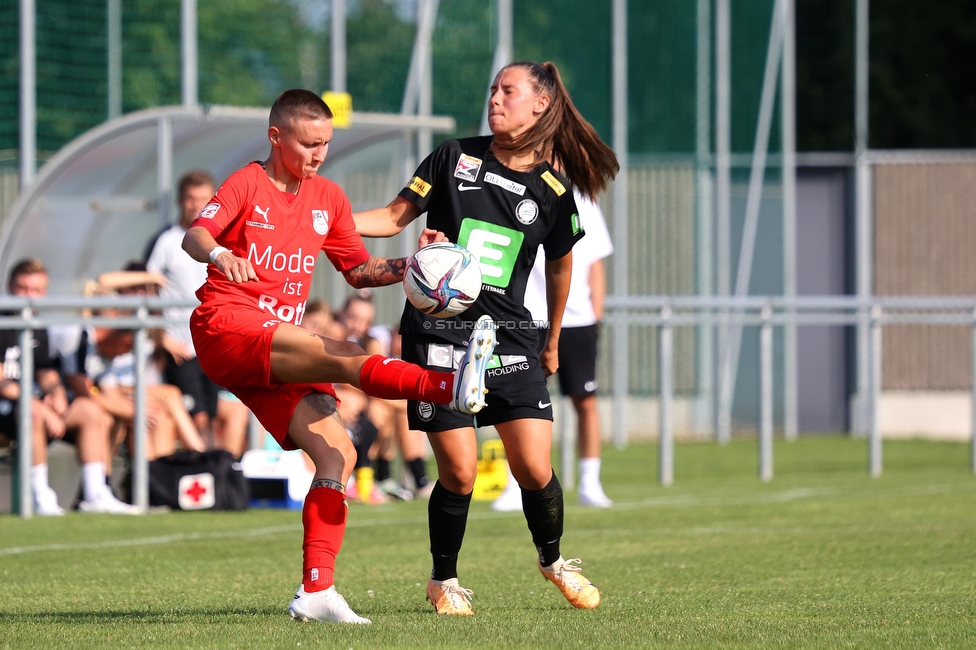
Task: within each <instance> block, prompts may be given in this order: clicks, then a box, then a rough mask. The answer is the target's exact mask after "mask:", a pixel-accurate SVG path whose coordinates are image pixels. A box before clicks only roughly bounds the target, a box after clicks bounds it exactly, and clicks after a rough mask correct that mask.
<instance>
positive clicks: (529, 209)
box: [515, 199, 539, 226]
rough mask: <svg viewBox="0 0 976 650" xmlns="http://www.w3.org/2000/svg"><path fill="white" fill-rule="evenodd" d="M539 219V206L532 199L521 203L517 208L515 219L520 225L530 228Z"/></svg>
mask: <svg viewBox="0 0 976 650" xmlns="http://www.w3.org/2000/svg"><path fill="white" fill-rule="evenodd" d="M538 217H539V204H538V203H536V202H535V201H533V200H532V199H525V200H524V201H520V202H519V204H518V206H517V207H516V208H515V218H516V219H518V220H519V223H521V224H524V225H526V226H528V225H529V224H531V223H533V222H534V221H535V220H536V219H537V218H538Z"/></svg>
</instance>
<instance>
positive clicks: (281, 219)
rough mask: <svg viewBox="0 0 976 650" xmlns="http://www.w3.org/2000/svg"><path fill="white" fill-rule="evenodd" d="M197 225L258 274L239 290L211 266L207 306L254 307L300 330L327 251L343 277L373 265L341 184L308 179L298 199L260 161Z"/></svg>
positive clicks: (230, 184)
mask: <svg viewBox="0 0 976 650" xmlns="http://www.w3.org/2000/svg"><path fill="white" fill-rule="evenodd" d="M289 199H292V200H290V201H289ZM193 226H201V227H203V228H206V229H207V230H208V231H209V232H210V234H211V235H213V237H214V239H215V240H217V243H218V244H220V245H221V246H224V247H226V248H228V249H229V250H230V251H231V252H232V253H233V254H234V255H236V256H238V257H244V258H246V259H248V260H249V261H250V262H251V265H252V266H253V267H254V272H255V273H256V274H257V276H258V279H257V280H256V281H254V280H252V281H249V282H244V283H241V284H237V283H234V282H231V281H230V280H228V279H227V278H226V277H225V276H224V274H223V273H221V272H220V271H219V270H218V269H217V267H216V266H214V265H212V264H211V265H210V266H209V267H208V270H207V281H206V282H205V283H204V285H203V286H202V287H200V289H199V290H198V291H197V298H199V299H200V302H202V303H204V304H206V303H207V302H209V301H212V300H216V301H221V302H230V303H233V304H235V305H246V306H250V307H253V308H255V309H258V310H259V311H266V312H267V313H268V317H269V318H274V319H277V320H280V321H282V322H285V323H294V324H295V325H301V323H302V316H303V315H304V313H305V303H306V302H307V301H308V293H309V288H310V287H311V283H312V272H313V271H314V270H315V258H316V257H317V256H318V252H319V251H320V250H321V251H323V252H325V254H326V256H327V257H328V258H329V260H330V261H331V262H332V265H333V266H335V268H336V270H338V271H340V272H342V271H347V270H349V269H351V268H354V267H356V266H359V265H360V264H362V263H363V262H365V261H366V260H368V259H369V252H368V251H367V250H366V247H365V245H364V244H363V240H362V238H361V237H360V236H359V234H358V233H357V232H356V224H355V222H354V221H353V218H352V206H351V205H350V204H349V199H348V198H347V197H346V195H345V194H344V193H343V191H342V189H340V188H339V186H338V185H336V184H335V183H333V182H332V181H330V180H328V179H325V178H322V177H321V176H314V177H312V178H306V179H304V180H303V181H302V184H301V186H300V187H299V189H298V194H297V195H287V194H285V193H284V192H282V191H281V190H279V189H278V188H277V187H276V186H275V184H274V183H273V182H272V180H271V179H270V178H269V177H268V174H267V172H266V171H265V169H264V166H263V165H262V164H261V163H259V162H253V163H251V164H249V165H247V166H246V167H244V168H243V169H240V170H238V171H236V172H234V173H233V174H232V175H231V176H230V178H228V179H227V180H226V181H225V182H224V184H223V185H221V186H220V188H219V189H218V190H217V194H216V195H214V197H213V198H212V199H211V200H210V203H208V204H207V206H206V207H204V209H203V210H202V211H201V212H200V215H199V216H198V217H197V218H196V219H195V220H194V221H193V223H192V224H191V225H190V227H191V228H192V227H193Z"/></svg>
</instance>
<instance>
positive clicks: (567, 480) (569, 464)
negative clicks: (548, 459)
mask: <svg viewBox="0 0 976 650" xmlns="http://www.w3.org/2000/svg"><path fill="white" fill-rule="evenodd" d="M552 394H553V395H556V397H554V398H552V399H551V400H550V401H551V402H552V406H553V413H554V414H555V411H556V407H557V406H558V407H559V414H558V418H559V457H560V462H561V464H562V473H561V474H560V475H559V482H560V483H562V485H563V487H564V488H566V489H567V490H572V489H573V488H575V487H576V463H575V462H574V461H575V460H576V429H577V428H578V426H579V425H577V426H576V427H574V426H572V425H573V423H572V422H570V418H571V417H572V418H573V419H574V421H575V419H576V410H575V409H574V408H573V405H572V401H571V398H569V397H564V396H562V395H560V394H559V393H557V392H556V391H552Z"/></svg>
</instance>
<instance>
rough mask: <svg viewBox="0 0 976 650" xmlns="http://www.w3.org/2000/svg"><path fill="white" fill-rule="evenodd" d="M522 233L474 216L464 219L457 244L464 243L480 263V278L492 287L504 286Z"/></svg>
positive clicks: (518, 249) (509, 277) (510, 273)
mask: <svg viewBox="0 0 976 650" xmlns="http://www.w3.org/2000/svg"><path fill="white" fill-rule="evenodd" d="M523 239H525V235H524V234H523V233H521V232H519V231H518V230H512V229H511V228H506V227H505V226H499V225H496V224H493V223H488V222H487V221H479V220H478V219H470V218H467V219H464V220H463V221H462V222H461V232H460V233H458V244H460V245H461V246H464V247H465V248H467V249H468V250H469V251H471V254H472V255H474V256H475V258H477V260H478V264H479V266H481V281H482V282H483V283H484V284H487V285H491V286H493V287H507V286H508V283H509V281H510V280H511V279H512V270H513V269H514V268H515V262H516V260H518V254H519V251H520V250H521V249H522V240H523Z"/></svg>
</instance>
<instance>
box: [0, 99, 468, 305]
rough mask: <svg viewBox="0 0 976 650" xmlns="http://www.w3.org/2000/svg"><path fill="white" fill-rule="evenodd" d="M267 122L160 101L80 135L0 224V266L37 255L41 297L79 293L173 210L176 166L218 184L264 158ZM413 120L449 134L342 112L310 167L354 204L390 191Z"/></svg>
mask: <svg viewBox="0 0 976 650" xmlns="http://www.w3.org/2000/svg"><path fill="white" fill-rule="evenodd" d="M267 128H268V109H267V108H239V107H225V106H212V107H203V106H167V107H159V108H151V109H146V110H142V111H138V112H134V113H130V114H127V115H125V116H123V117H119V118H116V119H114V120H110V121H108V122H106V123H104V124H102V125H100V126H98V127H96V128H94V129H92V130H90V131H88V132H86V133H84V134H82V135H81V136H79V137H78V138H76V139H75V140H73V141H72V142H71V143H69V144H68V145H67V146H65V147H64V148H63V149H61V150H60V151H59V152H58V154H57V155H56V156H54V157H53V158H52V159H51V160H49V161H48V162H47V163H46V164H45V165H44V166H43V167H42V168H41V169H40V170H39V172H38V174H37V175H36V176H35V177H34V178H33V179H32V181H31V182H30V183H29V184H28V186H27V187H25V188H24V190H23V192H21V194H20V196H19V198H18V200H17V202H16V203H15V204H14V206H13V208H12V209H11V212H10V215H9V217H8V218H7V219H6V220H5V221H4V224H3V229H2V231H0V259H2V264H0V272H2V273H3V277H6V276H7V273H8V272H9V270H10V268H11V267H12V266H13V264H15V263H16V262H17V260H19V259H21V258H24V257H37V258H40V259H41V260H43V261H44V263H45V264H46V265H47V267H48V270H49V273H50V278H51V285H50V290H49V291H50V293H51V294H75V295H78V294H80V293H81V291H82V288H83V286H84V284H85V282H86V281H87V280H89V279H93V278H95V277H97V276H98V275H99V274H100V273H103V272H105V271H110V270H117V269H120V268H122V267H123V266H124V265H125V263H126V262H128V261H129V260H132V259H138V258H141V257H142V254H143V250H144V248H145V246H146V244H147V242H148V241H149V240H150V239H151V238H152V237H153V235H154V234H155V233H156V232H158V231H159V230H160V229H161V228H163V227H164V226H166V225H168V224H170V223H172V222H173V221H174V220H175V219H176V217H177V214H176V204H175V197H174V196H173V192H174V190H173V188H174V187H175V185H176V183H177V181H178V179H179V177H180V176H181V175H182V174H183V173H185V172H186V171H188V170H190V169H205V170H207V171H209V172H210V173H211V174H212V175H213V177H214V179H215V180H216V182H217V183H218V184H219V183H221V182H223V180H224V179H225V178H226V177H227V176H229V175H230V174H231V173H232V172H233V171H235V170H237V169H239V168H240V167H243V166H244V165H246V164H247V163H249V162H251V161H254V160H264V159H265V158H267V155H268V150H269V147H270V145H269V144H268V139H267ZM418 129H429V130H431V131H433V132H450V131H453V129H454V120H453V119H452V118H445V117H418V116H410V115H399V114H386V113H362V112H358V113H353V115H352V120H351V124H350V126H349V128H346V129H340V128H336V129H335V134H334V136H333V140H332V143H331V144H330V146H329V154H328V157H327V158H326V161H325V164H324V165H323V167H322V169H321V171H320V173H321V174H322V175H324V176H327V177H329V178H331V179H333V180H335V181H337V182H339V183H340V185H342V186H343V188H344V189H346V191H347V194H349V196H350V199H351V200H352V203H353V208H354V209H363V208H365V207H373V205H375V201H376V197H377V196H382V197H392V196H395V195H396V193H397V192H398V191H399V189H400V186H401V185H402V181H403V179H404V177H405V176H404V175H405V174H408V173H409V171H412V169H413V166H414V165H415V162H416V161H415V159H414V158H413V154H412V153H411V151H412V149H411V147H410V142H409V139H410V137H411V136H412V135H413V134H414V133H415V132H416V131H417V130H418ZM408 167H409V168H410V170H409V171H405V170H407V168H408ZM397 252H398V251H397ZM331 275H333V276H336V275H338V274H335V273H332V274H331ZM339 280H341V278H339Z"/></svg>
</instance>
